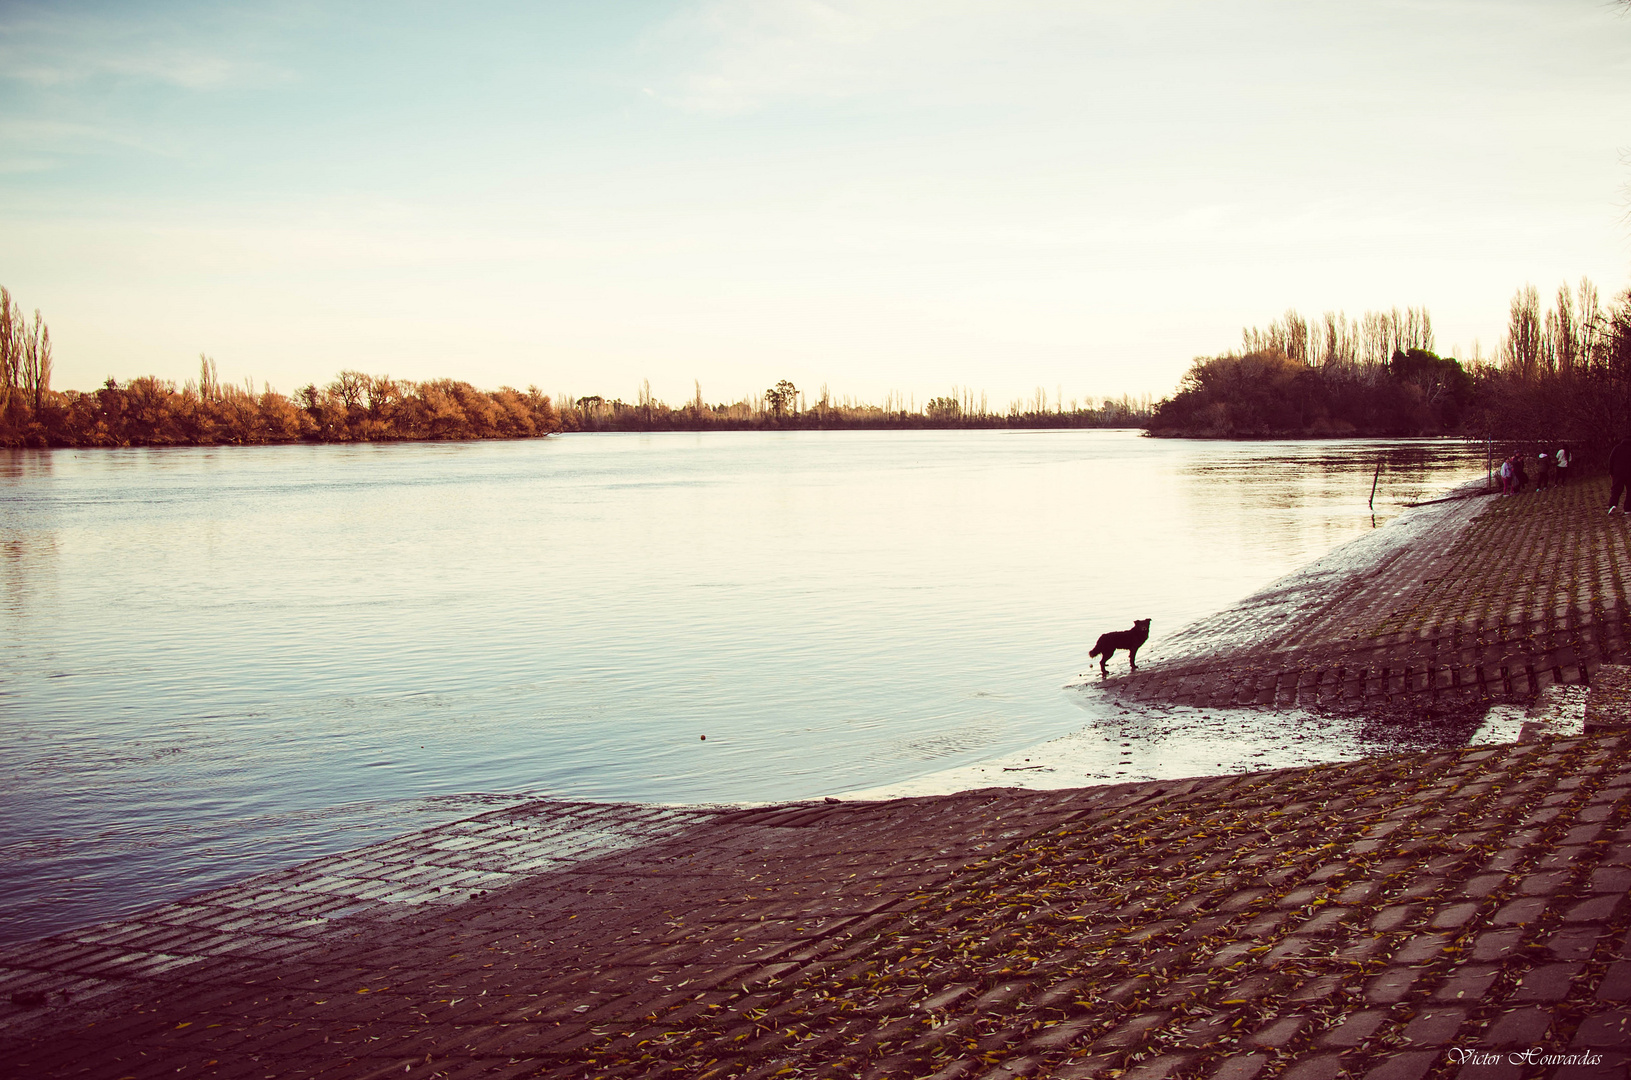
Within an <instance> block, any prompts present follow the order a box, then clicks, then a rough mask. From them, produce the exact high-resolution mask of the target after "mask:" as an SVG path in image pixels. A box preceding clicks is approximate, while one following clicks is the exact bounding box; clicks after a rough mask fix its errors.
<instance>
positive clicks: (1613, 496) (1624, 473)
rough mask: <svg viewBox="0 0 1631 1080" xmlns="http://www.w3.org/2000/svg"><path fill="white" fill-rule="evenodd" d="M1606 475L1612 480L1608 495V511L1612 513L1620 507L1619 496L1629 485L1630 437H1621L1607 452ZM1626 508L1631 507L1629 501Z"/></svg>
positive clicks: (1630, 466) (1630, 474)
mask: <svg viewBox="0 0 1631 1080" xmlns="http://www.w3.org/2000/svg"><path fill="white" fill-rule="evenodd" d="M1608 475H1609V476H1610V477H1611V478H1612V479H1613V481H1614V486H1613V487H1612V488H1610V489H1609V495H1608V512H1609V513H1611V514H1612V513H1616V512H1617V511H1618V510H1619V509H1620V496H1621V495H1623V494H1625V489H1626V487H1627V486H1628V485H1631V439H1621V440H1620V441H1619V442H1617V443H1615V444H1614V449H1612V450H1610V451H1609V452H1608ZM1627 508H1628V509H1631V503H1628V505H1627Z"/></svg>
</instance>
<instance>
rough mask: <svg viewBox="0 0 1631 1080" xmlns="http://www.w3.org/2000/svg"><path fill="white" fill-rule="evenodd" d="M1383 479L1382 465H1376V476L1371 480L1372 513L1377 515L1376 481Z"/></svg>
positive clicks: (1378, 463)
mask: <svg viewBox="0 0 1631 1080" xmlns="http://www.w3.org/2000/svg"><path fill="white" fill-rule="evenodd" d="M1380 479H1382V463H1381V462H1380V461H1378V462H1377V463H1376V475H1375V476H1373V477H1371V478H1370V512H1371V513H1372V514H1374V513H1376V481H1378V480H1380Z"/></svg>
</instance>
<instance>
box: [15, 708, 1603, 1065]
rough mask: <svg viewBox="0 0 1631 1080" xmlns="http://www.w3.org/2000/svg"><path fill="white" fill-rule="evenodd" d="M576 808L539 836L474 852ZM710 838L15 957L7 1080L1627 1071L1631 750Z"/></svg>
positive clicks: (749, 815)
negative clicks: (454, 885) (485, 881)
mask: <svg viewBox="0 0 1631 1080" xmlns="http://www.w3.org/2000/svg"><path fill="white" fill-rule="evenodd" d="M630 810H631V808H601V809H600V811H598V812H603V813H606V814H608V815H612V816H615V815H616V814H618V813H624V812H629V811H630ZM581 813H583V810H582V808H581V807H578V808H574V807H561V806H559V805H556V804H534V805H533V806H531V807H525V808H519V809H514V810H504V811H498V812H496V813H493V814H488V815H484V816H483V817H482V818H478V819H475V821H474V822H473V823H470V824H468V825H467V835H469V836H471V837H476V838H480V837H482V836H484V835H487V836H488V839H493V840H498V841H500V842H502V841H503V840H505V839H506V838H508V839H509V840H513V839H515V831H516V830H518V829H520V830H524V829H525V828H526V827H527V823H528V822H533V823H539V822H548V821H550V820H552V819H556V818H559V817H560V816H561V815H570V814H581ZM694 813H696V814H697V815H698V816H696V817H694V818H692V819H691V820H689V821H685V822H679V821H674V820H669V821H666V822H664V823H662V824H661V826H660V827H661V829H662V830H664V832H663V835H659V836H655V837H653V838H651V839H650V840H649V841H648V842H646V843H643V844H641V845H640V846H638V847H633V848H628V849H625V850H623V851H621V852H618V853H612V854H605V855H600V856H598V857H596V856H593V855H592V854H591V855H590V856H589V857H586V858H583V859H581V860H579V861H576V862H572V863H569V864H564V865H556V866H554V867H553V868H550V867H545V868H541V869H539V870H538V871H536V872H533V873H528V874H516V875H515V876H514V877H513V878H512V879H511V880H510V882H509V883H508V884H504V885H496V886H490V887H488V889H487V891H485V892H480V891H478V892H477V893H476V894H475V895H471V894H470V893H469V892H468V891H466V892H463V893H461V894H460V899H459V900H458V902H457V903H453V904H448V903H425V904H419V905H414V904H410V903H405V902H395V903H393V902H389V901H387V902H384V903H383V904H381V903H376V904H374V905H372V907H364V908H362V909H360V910H358V911H356V912H354V913H352V914H341V915H339V916H338V917H334V916H335V913H334V912H330V913H329V917H328V918H326V919H321V918H320V919H319V922H320V924H321V925H318V926H314V927H312V928H310V929H309V930H308V931H307V932H306V936H304V937H303V936H301V934H299V933H297V932H296V930H295V928H293V927H289V926H285V928H284V929H283V931H282V934H283V936H284V937H286V938H287V939H288V940H291V941H297V942H301V943H303V945H304V947H297V948H293V949H280V948H279V947H277V946H275V945H274V946H271V947H268V948H264V949H262V948H248V949H244V950H241V951H235V950H232V949H228V948H224V947H223V939H224V938H230V937H232V936H233V935H242V936H243V938H244V940H246V941H249V940H255V941H259V940H261V938H262V937H264V936H266V935H264V934H262V932H261V931H260V930H257V929H256V926H255V924H254V923H253V921H252V919H251V921H249V922H246V923H242V924H234V923H233V922H232V921H231V920H230V919H229V920H228V921H226V922H222V921H219V918H218V917H219V915H220V913H221V912H222V911H223V910H226V909H227V908H228V907H230V905H222V904H220V903H219V902H218V901H219V899H220V898H219V897H216V898H213V899H212V898H210V897H205V898H200V899H199V900H198V901H196V902H192V903H190V904H187V905H178V906H174V907H172V908H170V909H164V910H165V911H167V912H169V913H170V914H167V915H166V916H165V917H164V918H163V919H148V920H136V921H133V922H132V923H130V924H129V925H128V933H125V934H117V933H116V934H115V935H114V936H113V937H109V936H106V935H105V934H104V935H103V936H101V938H100V939H98V937H97V935H95V934H92V935H69V936H65V937H63V938H60V939H56V940H53V941H48V942H45V943H41V944H40V945H37V946H34V947H31V948H27V949H23V950H19V951H16V952H14V953H13V954H12V955H10V956H9V957H6V958H5V963H6V964H7V965H9V968H10V971H11V972H12V973H13V974H10V975H8V976H7V980H8V981H7V982H6V983H5V984H4V985H3V986H0V992H4V991H12V990H15V991H19V992H21V993H24V994H26V993H27V992H29V991H35V992H39V991H45V992H48V993H50V994H51V996H50V998H49V1004H48V1005H47V1007H46V1008H44V1009H25V1008H22V1007H20V1006H13V1007H11V1008H10V1013H11V1017H10V1027H9V1028H8V1032H9V1034H7V1035H6V1036H5V1041H4V1043H3V1044H0V1059H3V1060H4V1061H5V1062H6V1071H7V1072H8V1074H10V1075H19V1076H31V1077H38V1076H90V1077H123V1076H131V1077H147V1076H164V1075H176V1074H178V1073H179V1074H180V1075H210V1076H232V1077H271V1076H276V1077H298V1076H332V1077H367V1076H379V1077H384V1076H400V1075H407V1076H459V1077H464V1076H472V1077H473V1076H493V1077H510V1076H529V1075H547V1076H572V1077H576V1076H584V1077H588V1076H627V1077H647V1076H665V1075H667V1076H698V1077H701V1076H755V1077H759V1076H784V1077H788V1076H856V1077H873V1076H877V1077H883V1076H891V1077H893V1076H939V1077H945V1078H949V1077H964V1076H967V1077H974V1076H992V1077H1002V1076H1011V1075H1038V1076H1054V1077H1061V1078H1076V1077H1081V1078H1086V1077H1106V1078H1109V1077H1115V1076H1119V1077H1121V1080H1157V1078H1162V1077H1177V1076H1197V1077H1203V1076H1204V1077H1209V1076H1218V1077H1224V1078H1228V1080H1246V1078H1251V1077H1272V1076H1286V1077H1289V1078H1292V1080H1311V1078H1314V1077H1333V1076H1339V1075H1344V1074H1346V1075H1353V1076H1374V1077H1377V1078H1378V1080H1382V1078H1403V1080H1411V1078H1414V1077H1419V1076H1434V1077H1438V1076H1443V1077H1448V1076H1451V1075H1459V1074H1460V1071H1461V1069H1462V1068H1463V1066H1462V1065H1461V1064H1460V1063H1458V1062H1457V1061H1456V1060H1454V1059H1453V1054H1452V1051H1453V1052H1454V1053H1462V1052H1467V1051H1470V1050H1471V1049H1472V1048H1474V1047H1478V1046H1485V1047H1492V1048H1500V1049H1502V1050H1503V1051H1505V1050H1512V1049H1529V1048H1541V1049H1544V1050H1547V1051H1550V1052H1556V1053H1560V1054H1561V1053H1568V1052H1570V1051H1571V1050H1572V1051H1575V1052H1579V1053H1598V1054H1602V1055H1604V1058H1603V1061H1602V1063H1601V1065H1600V1066H1599V1067H1598V1070H1596V1071H1593V1072H1591V1073H1589V1075H1616V1076H1623V1075H1624V1065H1623V1059H1624V1054H1623V1048H1624V1047H1625V1045H1626V1043H1627V1041H1628V1037H1627V1034H1626V1030H1627V1027H1626V1025H1627V1024H1628V1023H1631V1012H1628V1011H1627V1005H1626V1000H1627V998H1628V997H1631V951H1628V946H1627V942H1626V931H1627V926H1628V923H1631V908H1628V906H1627V888H1628V885H1631V736H1595V737H1588V738H1582V739H1574V740H1566V741H1556V742H1549V743H1539V744H1525V745H1519V746H1509V747H1503V748H1497V749H1479V750H1466V751H1459V752H1451V753H1441V754H1435V755H1411V756H1404V757H1400V758H1397V759H1384V760H1371V761H1362V762H1355V763H1351V764H1343V765H1332V766H1324V767H1319V768H1313V769H1304V770H1294V771H1286V772H1277V773H1266V774H1257V775H1253V776H1245V777H1227V778H1212V779H1206V780H1195V781H1186V782H1181V783H1171V782H1160V783H1151V784H1139V785H1124V786H1120V787H1113V788H1096V789H1082V790H1076V791H1067V792H1049V793H1022V792H1015V791H1011V790H989V791H984V792H971V793H965V794H963V795H956V796H946V797H939V798H929V799H915V800H901V801H897V802H890V803H843V804H815V805H811V806H794V807H786V808H768V809H763V810H749V811H738V812H734V813H731V812H717V811H716V812H701V811H698V812H694ZM676 826H678V828H677V829H676V830H675V831H667V830H669V829H674V828H675V827H676ZM488 834H491V835H488ZM324 869H325V866H324V865H322V864H318V865H314V866H312V867H308V868H306V869H305V870H302V871H301V874H305V875H310V874H312V873H314V872H318V871H322V870H324ZM327 869H332V867H327ZM510 870H511V871H513V870H514V864H513V863H512V864H511V866H510ZM325 876H327V877H334V878H338V877H339V876H340V875H338V874H333V875H324V874H320V875H319V877H318V878H316V879H313V880H322V878H323V877H325ZM353 880H361V879H360V878H355V879H353ZM185 908H191V909H193V910H194V911H196V912H197V917H196V918H195V919H194V920H192V923H191V924H189V923H188V922H187V920H186V919H185V918H180V917H178V916H177V914H176V913H177V912H179V911H181V910H182V909H185ZM243 917H244V918H246V919H249V918H250V916H247V915H246V916H243ZM257 935H259V936H257ZM75 941H82V942H87V944H84V945H75V944H74V943H73V942H75ZM143 958H147V961H150V962H144V959H143ZM162 958H169V959H162ZM177 960H187V961H188V962H186V963H176V962H175V961H177ZM110 974H111V975H116V976H117V977H118V978H120V979H123V980H126V982H125V983H124V985H123V988H122V989H120V990H118V991H116V992H112V993H110V994H109V995H108V996H106V997H104V998H103V999H101V1000H100V1001H98V1002H89V1003H81V1002H78V1001H77V999H76V998H72V997H71V998H70V999H69V1000H68V1001H67V1002H66V1003H63V1002H62V1000H61V997H60V994H59V993H57V992H56V991H57V989H58V988H59V987H62V986H69V985H72V984H75V983H76V982H83V981H85V980H90V979H95V978H98V977H101V976H103V975H110ZM1478 1068H1480V1069H1484V1071H1475V1072H1472V1073H1468V1074H1467V1075H1476V1076H1482V1077H1497V1076H1502V1075H1514V1076H1515V1075H1518V1072H1517V1071H1515V1070H1508V1071H1505V1072H1501V1071H1488V1070H1487V1069H1485V1068H1484V1067H1478ZM1609 1068H1613V1069H1617V1070H1618V1071H1617V1072H1603V1071H1601V1070H1602V1069H1609ZM1526 1071H1527V1072H1529V1073H1531V1074H1537V1075H1539V1074H1551V1073H1552V1072H1553V1071H1554V1070H1553V1069H1552V1068H1551V1067H1538V1068H1537V1069H1534V1070H1526ZM1568 1075H1588V1074H1586V1073H1578V1072H1571V1073H1569V1074H1568Z"/></svg>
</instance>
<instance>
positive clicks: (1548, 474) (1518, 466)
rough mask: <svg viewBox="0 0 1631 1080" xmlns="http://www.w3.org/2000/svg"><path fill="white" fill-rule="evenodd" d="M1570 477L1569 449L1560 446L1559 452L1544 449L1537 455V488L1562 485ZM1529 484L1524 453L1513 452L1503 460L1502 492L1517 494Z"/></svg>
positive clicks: (1537, 489)
mask: <svg viewBox="0 0 1631 1080" xmlns="http://www.w3.org/2000/svg"><path fill="white" fill-rule="evenodd" d="M1568 478H1569V451H1568V448H1567V447H1559V448H1558V451H1557V453H1555V454H1548V453H1547V452H1546V451H1544V450H1542V451H1540V452H1539V453H1538V454H1536V455H1535V490H1536V491H1541V490H1543V489H1545V488H1546V487H1548V486H1552V485H1555V486H1557V487H1562V486H1563V484H1564V482H1565V481H1567V480H1568ZM1528 486H1529V474H1528V472H1526V471H1525V470H1524V467H1523V455H1522V454H1513V455H1512V456H1511V457H1509V458H1507V459H1506V460H1505V461H1503V462H1501V494H1502V495H1516V494H1518V493H1519V492H1521V491H1523V490H1524V488H1526V487H1528Z"/></svg>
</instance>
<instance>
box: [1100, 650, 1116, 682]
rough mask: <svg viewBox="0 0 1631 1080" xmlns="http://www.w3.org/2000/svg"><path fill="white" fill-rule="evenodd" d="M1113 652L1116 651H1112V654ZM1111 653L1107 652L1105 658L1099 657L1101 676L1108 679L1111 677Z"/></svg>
mask: <svg viewBox="0 0 1631 1080" xmlns="http://www.w3.org/2000/svg"><path fill="white" fill-rule="evenodd" d="M1113 651H1114V650H1110V652H1113ZM1110 652H1106V653H1105V654H1104V655H1103V656H1101V657H1099V674H1100V675H1103V676H1104V677H1105V678H1107V679H1108V678H1109V677H1110Z"/></svg>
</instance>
